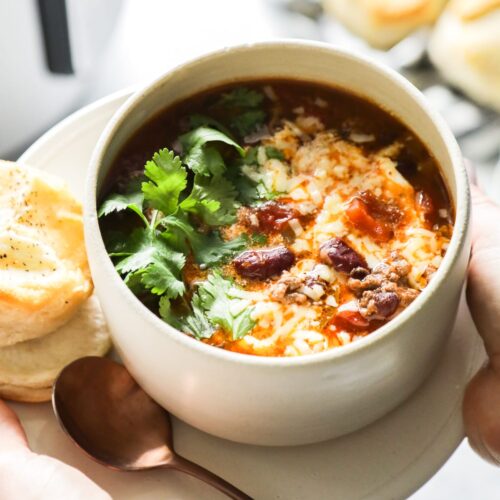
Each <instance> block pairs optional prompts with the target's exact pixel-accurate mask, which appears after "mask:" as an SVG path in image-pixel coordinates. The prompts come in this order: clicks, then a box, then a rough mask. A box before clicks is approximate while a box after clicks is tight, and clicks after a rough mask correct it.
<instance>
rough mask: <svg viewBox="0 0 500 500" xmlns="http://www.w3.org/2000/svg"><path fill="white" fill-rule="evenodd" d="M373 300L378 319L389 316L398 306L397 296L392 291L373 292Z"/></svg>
mask: <svg viewBox="0 0 500 500" xmlns="http://www.w3.org/2000/svg"><path fill="white" fill-rule="evenodd" d="M373 301H374V303H375V307H376V308H377V313H378V314H377V316H378V317H379V318H380V319H387V318H389V317H391V316H392V315H393V314H394V313H395V312H396V309H397V308H398V306H399V302H400V300H399V296H398V294H397V293H394V292H379V293H376V294H374V296H373Z"/></svg>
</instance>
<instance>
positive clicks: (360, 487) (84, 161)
mask: <svg viewBox="0 0 500 500" xmlns="http://www.w3.org/2000/svg"><path fill="white" fill-rule="evenodd" d="M128 95H129V92H121V93H118V94H115V95H112V96H110V97H108V98H105V99H103V100H100V101H98V102H96V103H95V104H92V105H90V106H88V107H86V108H84V109H82V110H80V111H78V112H77V113H75V114H74V115H72V116H70V117H69V118H67V119H66V120H64V121H63V122H61V123H60V124H58V125H57V126H55V127H54V128H53V129H52V130H50V131H49V132H47V133H46V134H45V135H44V136H43V137H41V138H40V139H39V140H38V141H37V142H36V143H35V144H33V145H32V146H31V147H30V148H29V149H28V150H27V151H26V152H25V153H24V154H23V155H22V157H21V158H20V161H21V162H23V163H26V164H29V165H32V166H34V167H38V168H41V169H44V170H47V171H49V172H52V173H54V174H58V175H60V176H61V177H63V178H64V179H66V181H67V182H68V183H69V185H70V187H71V188H72V190H73V191H74V193H75V194H76V195H78V196H81V195H82V190H83V186H84V178H85V174H86V169H87V165H88V163H89V158H90V155H91V152H92V149H93V148H94V145H95V143H96V141H97V138H98V137H99V134H100V133H101V131H102V129H103V128H104V126H105V124H106V123H107V121H108V120H109V118H110V117H111V116H112V114H113V113H114V112H115V111H116V110H117V109H118V107H119V106H120V104H122V103H123V102H124V100H125V99H126V98H127V97H128ZM474 332H475V328H474V325H473V323H472V321H471V319H470V315H469V312H468V310H467V308H466V307H465V305H464V304H463V303H462V305H461V308H460V312H459V317H458V320H457V322H456V327H455V329H454V331H453V333H452V335H451V338H450V340H449V342H448V345H447V348H446V351H445V353H444V355H443V358H442V360H441V361H440V363H439V365H438V366H437V368H436V369H435V370H434V372H433V373H432V374H431V376H430V378H429V379H428V380H427V382H426V383H425V384H424V385H423V386H422V387H421V388H420V389H419V390H418V391H417V392H416V393H415V394H414V395H413V396H412V397H411V398H410V399H409V400H407V401H406V402H405V403H404V404H403V405H401V406H400V407H399V408H397V409H396V410H394V411H393V412H392V413H390V414H389V415H387V416H386V417H384V418H382V419H380V420H379V421H377V422H375V423H374V424H372V425H370V426H369V427H367V428H365V429H362V430H360V431H358V432H356V433H353V434H350V435H348V436H344V437H342V438H339V439H336V440H333V441H328V442H325V443H320V444H315V445H309V446H301V447H294V448H263V447H256V446H247V445H241V444H236V443H232V442H229V441H224V440H221V439H218V438H215V437H213V436H210V435H208V434H204V433H202V432H200V431H198V430H196V429H193V428H192V427H189V426H187V425H186V424H184V423H183V422H180V421H175V422H174V428H175V440H176V445H177V449H178V451H179V452H180V453H181V454H184V455H185V456H186V457H187V458H189V459H191V460H193V461H195V462H198V463H200V464H201V465H203V466H206V467H208V468H209V469H211V470H212V471H214V472H215V473H217V474H220V475H221V476H223V477H224V478H225V479H227V480H228V481H230V482H233V483H234V484H235V485H237V486H238V487H239V488H241V489H242V490H244V491H245V492H247V493H248V494H250V495H251V496H252V497H253V498H256V499H259V500H262V499H283V500H285V499H286V500H303V499H307V500H316V499H342V500H343V499H397V498H405V497H407V496H408V495H410V494H411V493H412V492H414V491H416V490H417V489H418V488H419V487H420V486H421V485H422V484H424V483H425V482H426V481H427V480H428V479H429V478H430V477H431V476H432V475H433V474H434V473H435V472H436V471H437V470H438V469H439V468H440V467H441V465H442V464H443V463H444V462H445V461H446V460H447V459H448V457H449V456H450V455H451V454H452V453H453V451H454V450H455V449H456V447H457V446H458V445H459V443H460V442H461V440H462V438H463V428H462V419H461V412H460V408H461V400H462V395H463V389H464V386H465V384H466V383H467V381H468V380H469V379H470V377H471V376H472V374H473V373H474V372H475V371H476V370H477V368H478V367H479V365H480V364H481V363H482V361H483V359H484V352H483V348H482V345H481V343H480V341H479V337H478V336H477V335H475V334H474ZM137 334H138V335H140V332H137ZM13 406H14V407H15V409H16V411H17V412H18V413H19V415H20V417H21V420H22V422H23V424H24V425H25V427H26V430H27V433H28V436H29V440H30V443H31V445H32V447H33V449H34V450H35V451H37V452H40V453H45V454H48V455H51V456H54V457H57V458H59V459H62V460H64V461H65V462H67V463H69V464H72V465H74V466H76V467H78V468H79V469H81V470H82V471H83V472H85V473H86V474H87V475H88V476H90V477H91V478H92V479H93V480H94V481H96V482H97V483H98V484H100V485H101V486H102V487H103V488H104V489H106V490H107V491H108V492H109V493H110V494H111V495H112V497H113V498H119V499H122V500H126V499H137V498H141V499H144V500H147V499H157V498H163V499H181V498H182V499H200V498H203V499H222V497H221V495H220V494H219V493H217V492H215V491H212V490H211V489H210V488H209V487H207V486H205V485H204V484H202V483H198V482H197V481H196V480H193V479H191V478H188V477H184V476H183V475H181V474H178V473H174V472H167V471H154V472H148V473H129V474H126V473H119V472H114V471H111V470H108V469H106V468H104V467H102V466H100V465H98V464H96V463H94V462H92V461H91V460H90V459H88V458H87V457H86V456H85V455H84V454H83V453H82V452H80V451H79V450H78V449H77V448H76V447H75V446H74V445H73V444H72V443H71V442H70V441H69V439H68V438H67V437H66V436H65V435H64V434H63V432H62V431H61V430H60V429H59V427H58V425H57V423H56V421H55V418H54V416H53V414H52V410H51V408H50V406H49V405H48V404H46V405H18V404H16V405H13Z"/></svg>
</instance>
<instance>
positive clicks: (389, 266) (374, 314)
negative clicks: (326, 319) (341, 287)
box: [347, 253, 419, 320]
mask: <svg viewBox="0 0 500 500" xmlns="http://www.w3.org/2000/svg"><path fill="white" fill-rule="evenodd" d="M410 269H411V267H410V264H409V263H408V262H407V261H406V260H405V259H403V258H402V257H401V256H399V255H398V254H397V253H393V254H391V257H390V258H389V259H388V260H387V261H385V262H382V263H380V264H379V265H378V266H376V267H375V268H374V269H373V270H372V272H371V273H369V274H366V271H365V270H363V272H361V270H360V269H353V271H352V272H351V275H350V278H349V280H348V282H347V286H348V287H349V288H350V289H351V290H352V291H353V292H354V294H355V295H356V297H357V298H358V301H359V311H360V313H361V315H362V316H363V317H365V318H367V319H369V320H385V319H388V318H390V317H391V316H392V315H393V314H394V313H395V312H396V311H397V310H398V308H400V307H401V308H405V307H406V306H408V305H409V304H410V303H411V302H413V300H415V298H416V297H417V296H418V294H419V291H418V290H415V289H413V288H411V287H410V285H409V283H408V273H409V272H410Z"/></svg>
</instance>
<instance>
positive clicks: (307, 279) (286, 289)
mask: <svg viewBox="0 0 500 500" xmlns="http://www.w3.org/2000/svg"><path fill="white" fill-rule="evenodd" d="M327 286H328V284H327V283H326V282H325V281H323V280H322V279H320V278H319V277H317V276H313V275H311V274H304V275H302V276H292V275H291V274H290V273H286V272H285V273H283V276H282V277H281V278H280V279H279V281H278V282H276V283H275V284H274V285H273V287H272V290H271V297H272V298H273V299H274V300H276V301H278V302H285V303H289V304H290V303H291V304H304V303H306V302H307V301H308V300H310V301H313V302H314V301H316V300H319V299H320V298H321V297H322V296H324V294H325V291H326V288H327Z"/></svg>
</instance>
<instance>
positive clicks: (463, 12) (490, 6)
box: [451, 0, 500, 22]
mask: <svg viewBox="0 0 500 500" xmlns="http://www.w3.org/2000/svg"><path fill="white" fill-rule="evenodd" d="M451 8H452V10H453V11H454V12H455V13H456V14H457V15H458V16H459V17H460V18H461V20H462V21H464V22H469V21H475V20H476V19H479V18H480V17H483V16H486V15H487V14H489V13H490V12H493V11H494V10H496V9H500V0H453V3H452V5H451Z"/></svg>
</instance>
